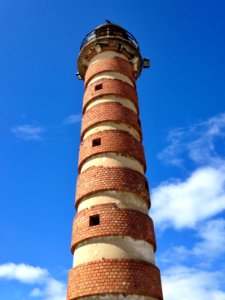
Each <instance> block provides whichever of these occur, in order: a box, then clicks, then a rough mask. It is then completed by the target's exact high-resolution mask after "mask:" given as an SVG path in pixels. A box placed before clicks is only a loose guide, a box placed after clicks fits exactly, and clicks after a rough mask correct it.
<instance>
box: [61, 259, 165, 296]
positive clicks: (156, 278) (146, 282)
mask: <svg viewBox="0 0 225 300" xmlns="http://www.w3.org/2000/svg"><path fill="white" fill-rule="evenodd" d="M101 268H102V269H101ZM99 270H103V272H104V273H102V276H101V275H100V274H101V273H99ZM103 278H104V281H103V280H102V279H103ZM124 283H125V284H124ZM100 294H112V295H116V294H124V295H144V296H149V297H154V298H156V299H159V300H162V299H163V296H162V288H161V280H160V271H159V269H158V268H157V267H156V266H155V265H153V264H151V263H147V262H143V261H137V260H110V259H109V260H108V259H107V260H104V261H103V260H102V261H94V262H89V263H85V264H82V265H78V266H77V267H75V268H73V269H72V270H70V272H69V279H68V290H67V300H74V299H78V298H80V297H85V296H91V295H92V296H93V295H100Z"/></svg>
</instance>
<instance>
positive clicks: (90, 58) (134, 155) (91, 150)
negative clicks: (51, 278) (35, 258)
mask: <svg viewBox="0 0 225 300" xmlns="http://www.w3.org/2000/svg"><path fill="white" fill-rule="evenodd" d="M147 65H148V60H146V59H144V60H143V59H142V57H141V54H140V52H139V47H138V44H137V41H136V40H135V38H134V37H133V36H132V35H131V34H130V33H129V32H127V31H126V30H124V29H123V28H122V27H120V26H118V25H116V24H112V23H106V24H103V25H101V26H99V27H97V28H96V29H94V30H93V31H92V32H91V33H90V34H88V35H87V36H86V37H85V39H84V40H83V43H82V45H81V49H80V54H79V58H78V71H79V72H78V73H77V76H78V77H79V78H80V79H84V87H85V93H84V100H83V119H82V129H81V145H80V153H79V164H78V171H79V176H78V179H77V189H76V204H75V205H76V210H77V214H76V216H75V218H74V223H73V234H72V245H71V250H72V254H73V256H74V260H73V268H72V269H71V270H70V272H69V279H68V291H67V299H68V300H73V299H82V300H89V299H90V300H91V299H95V300H100V299H101V300H103V299H104V300H114V299H126V300H131V299H132V300H134V299H137V300H153V299H154V300H156V299H163V296H162V290H161V280H160V272H159V269H158V268H157V267H156V266H155V260H154V252H155V250H156V242H155V234H154V227H153V222H152V219H151V218H150V217H149V215H148V210H149V208H150V196H149V188H148V182H147V180H146V178H145V175H144V173H145V170H146V165H145V156H144V150H143V147H142V143H141V142H142V131H141V124H140V120H139V108H138V98H137V92H136V79H137V78H138V76H139V75H140V73H141V71H142V68H143V67H146V66H147Z"/></svg>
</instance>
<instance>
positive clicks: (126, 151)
mask: <svg viewBox="0 0 225 300" xmlns="http://www.w3.org/2000/svg"><path fill="white" fill-rule="evenodd" d="M96 139H101V144H100V145H99V146H95V147H93V144H92V143H93V140H96ZM108 152H114V153H119V154H122V155H124V156H129V157H132V158H135V159H137V160H138V161H139V162H140V163H141V164H142V165H143V167H144V169H146V163H145V156H144V149H143V147H142V145H141V143H139V142H138V141H137V140H136V139H135V138H134V137H133V136H131V135H130V134H129V133H127V132H124V131H120V130H107V131H101V132H98V133H95V134H92V135H90V136H88V137H87V138H86V139H85V140H83V141H82V143H81V144H80V153H79V164H78V169H79V171H80V169H81V167H82V165H83V164H84V162H85V161H86V160H87V159H88V158H90V157H93V156H95V155H97V154H103V153H108Z"/></svg>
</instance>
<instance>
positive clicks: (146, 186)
mask: <svg viewBox="0 0 225 300" xmlns="http://www.w3.org/2000/svg"><path fill="white" fill-rule="evenodd" d="M145 188H146V190H148V191H149V187H148V183H147V181H146V182H145Z"/></svg>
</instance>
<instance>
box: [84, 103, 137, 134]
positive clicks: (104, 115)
mask: <svg viewBox="0 0 225 300" xmlns="http://www.w3.org/2000/svg"><path fill="white" fill-rule="evenodd" d="M102 122H116V123H124V124H127V125H129V126H132V127H133V128H134V129H136V130H137V131H138V133H139V134H140V135H141V127H140V124H139V122H138V117H137V115H136V114H135V113H134V112H133V111H132V110H130V109H129V108H126V107H124V106H123V105H121V104H120V103H115V102H108V103H101V104H97V105H95V106H93V107H92V108H90V109H89V110H88V111H86V112H85V114H84V116H83V119H82V129H81V136H82V137H83V136H84V134H85V132H86V131H87V130H88V129H89V128H91V127H93V126H94V125H95V124H99V123H102Z"/></svg>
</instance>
